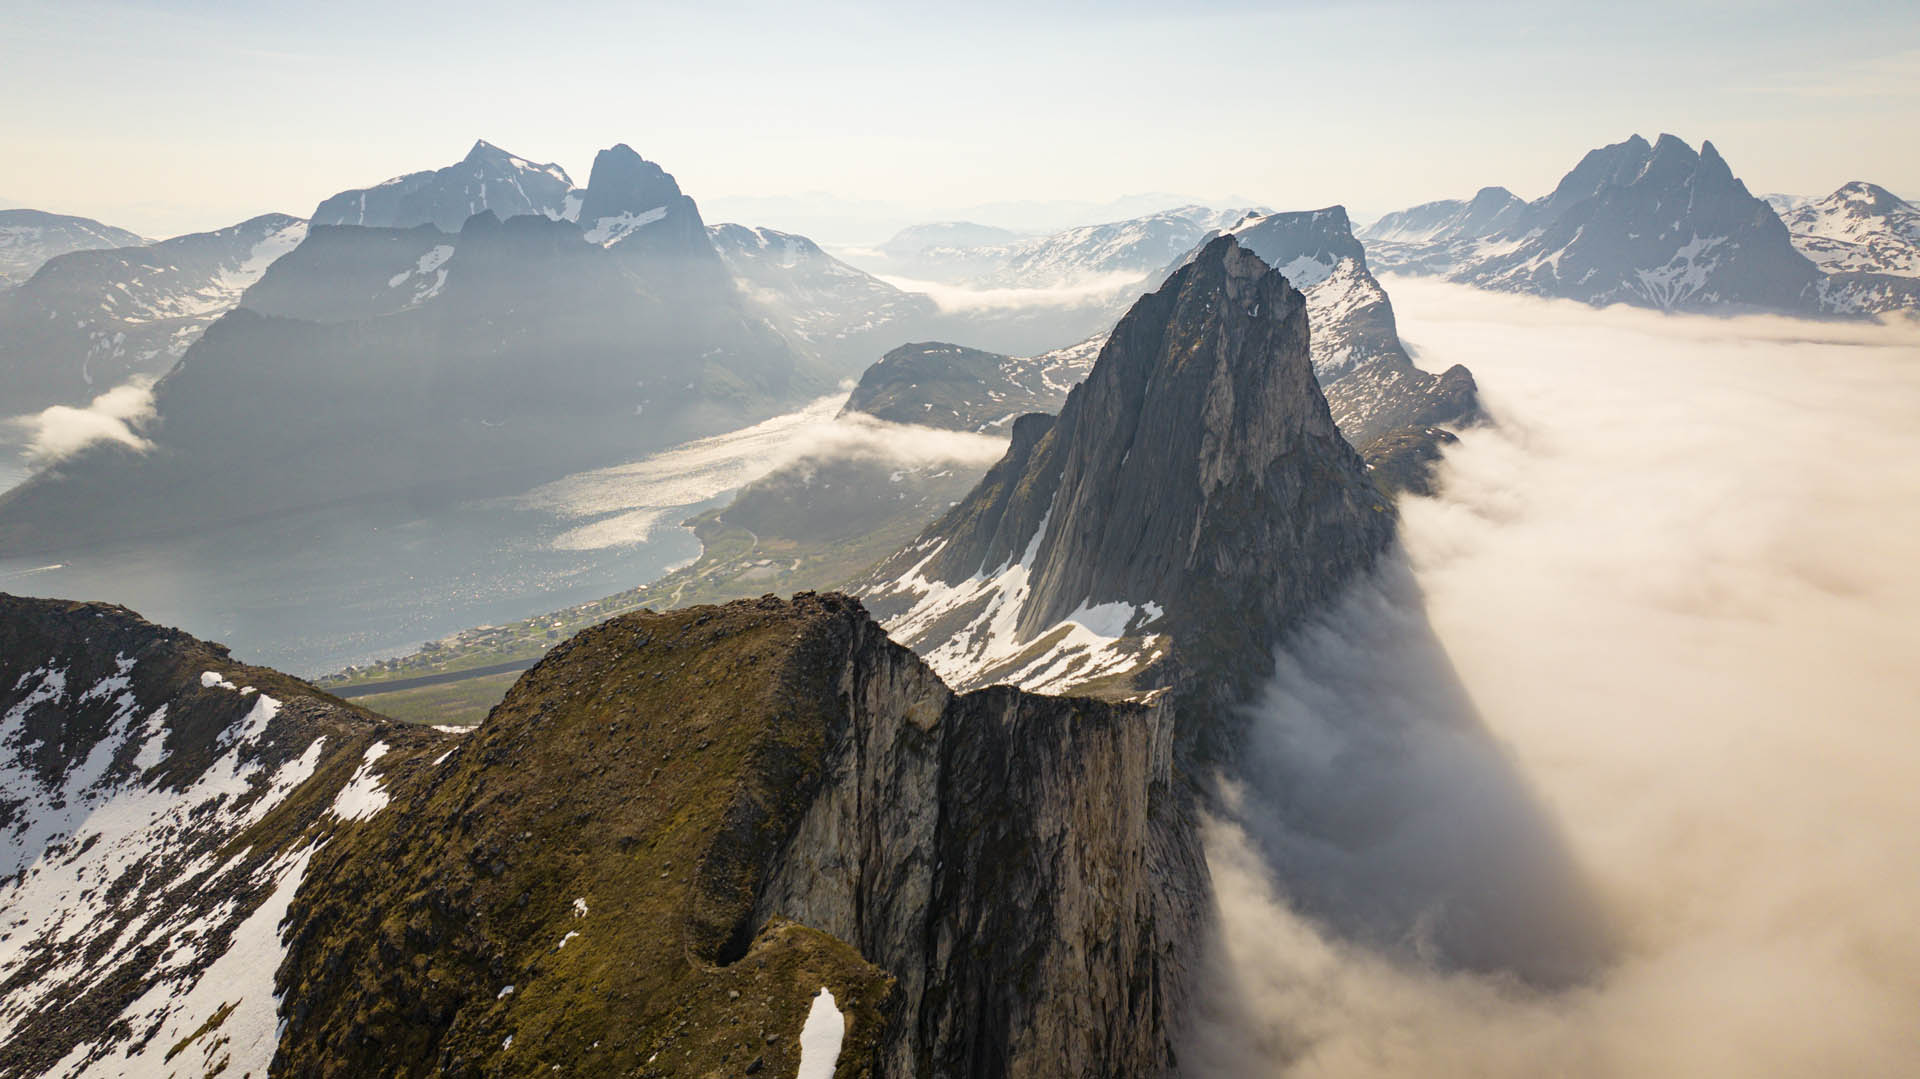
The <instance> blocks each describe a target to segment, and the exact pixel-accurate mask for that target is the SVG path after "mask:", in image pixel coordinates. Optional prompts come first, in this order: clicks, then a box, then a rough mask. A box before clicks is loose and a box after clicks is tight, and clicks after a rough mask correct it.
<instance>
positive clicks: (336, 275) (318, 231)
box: [240, 225, 459, 322]
mask: <svg viewBox="0 0 1920 1079" xmlns="http://www.w3.org/2000/svg"><path fill="white" fill-rule="evenodd" d="M458 240H459V237H458V236H452V235H448V234H447V233H444V232H441V231H440V230H439V229H437V228H434V227H433V226H432V225H417V226H415V227H413V228H410V229H374V228H360V227H358V226H353V225H320V226H316V227H314V228H312V229H311V230H309V231H308V233H307V238H306V239H305V240H304V241H303V242H302V243H301V244H300V246H299V247H297V248H295V249H294V250H293V251H291V252H289V253H288V254H286V255H284V256H282V257H281V258H280V259H279V260H278V261H277V262H275V263H274V264H273V265H272V266H270V267H268V269H267V272H266V273H265V274H263V275H262V276H261V278H260V280H259V281H257V282H255V283H254V284H253V286H252V287H250V288H248V289H247V291H246V294H245V295H244V296H242V297H241V300H240V304H241V306H243V307H245V308H246V309H247V310H249V311H255V312H258V313H260V314H262V315H271V316H274V317H276V318H294V319H302V320H304V321H307V322H354V321H358V320H362V319H369V318H378V317H380V316H382V315H391V314H395V313H397V312H400V311H405V310H408V309H410V308H414V307H419V306H420V305H421V304H423V303H426V302H427V301H429V300H431V299H433V298H434V297H435V296H438V295H439V294H440V291H441V290H442V289H444V288H445V287H446V283H447V262H448V260H449V259H451V258H452V257H453V249H454V244H455V243H457V242H458Z"/></svg>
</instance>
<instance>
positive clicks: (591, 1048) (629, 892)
mask: <svg viewBox="0 0 1920 1079" xmlns="http://www.w3.org/2000/svg"><path fill="white" fill-rule="evenodd" d="M1172 733H1173V732H1172V725H1171V716H1170V714H1169V713H1168V712H1167V711H1166V710H1165V709H1164V708H1160V707H1155V706H1139V705H1108V704H1102V703H1097V702H1093V701H1086V700H1063V699H1054V698H1042V697H1034V696H1031V695H1028V694H1024V693H1021V692H1019V691H1017V690H1013V689H1010V688H1005V687H1001V688H996V689H991V690H985V691H981V692H977V693H970V694H964V695H955V694H954V693H953V692H951V691H950V690H948V689H947V687H946V686H945V685H944V684H943V683H942V682H941V681H940V680H939V678H937V677H936V676H935V675H934V674H933V673H932V672H931V671H930V670H928V668H927V667H926V666H925V665H924V664H923V663H921V662H920V661H919V660H918V659H917V658H915V657H914V656H913V654H912V653H910V652H908V651H907V650H906V649H904V648H901V647H900V646H898V645H895V644H894V643H892V642H891V641H890V640H888V638H887V637H886V635H885V633H884V632H883V631H882V630H881V629H880V627H879V626H877V625H876V624H875V623H873V622H872V621H871V620H870V619H869V618H868V617H867V616H866V614H865V613H864V612H863V611H862V610H861V608H860V607H859V605H858V603H857V602H855V601H852V600H850V599H847V598H845V597H839V596H832V595H827V596H814V595H809V594H802V595H800V596H797V597H795V598H794V600H793V601H792V602H785V601H781V600H778V599H775V598H773V597H767V598H766V599H763V600H759V601H739V602H736V603H732V604H729V605H727V606H725V607H721V608H692V609H686V610H681V611H675V612H672V613H669V614H652V613H646V612H643V613H641V614H637V615H629V616H624V617H621V618H618V619H615V620H613V621H611V622H608V623H605V624H603V625H601V626H599V627H596V628H594V629H591V630H588V631H586V632H585V633H582V634H581V635H580V636H578V637H576V638H574V639H573V640H571V641H569V642H568V643H566V644H565V645H563V646H561V647H560V648H558V649H556V650H554V651H553V652H552V653H550V654H549V655H548V657H547V658H546V659H545V660H543V661H542V663H541V664H540V665H539V666H538V667H536V668H534V669H533V670H532V671H530V672H528V673H527V675H526V676H524V677H523V678H522V679H521V681H520V683H519V684H518V685H516V686H515V688H514V689H513V691H512V692H511V693H509V695H508V697H507V699H506V700H505V701H504V702H502V704H501V705H500V706H499V707H498V708H497V709H496V710H495V711H494V713H493V714H492V715H491V716H490V717H489V718H488V720H487V721H486V723H485V724H484V725H482V727H481V728H480V729H479V730H478V731H477V732H476V733H475V734H474V735H473V736H471V738H470V740H469V741H467V742H466V743H465V744H463V745H462V746H461V747H460V748H459V749H458V750H457V751H455V753H454V754H453V757H452V758H451V759H450V760H449V761H448V762H447V764H446V765H445V766H444V767H443V768H441V769H440V770H438V771H436V772H433V773H431V774H427V773H422V774H421V775H420V776H419V777H418V778H417V781H415V782H412V783H410V784H409V785H408V786H406V787H403V788H400V789H396V790H395V792H394V805H395V809H396V810H397V811H396V812H390V813H387V814H384V815H382V816H381V817H379V818H377V819H376V820H373V821H371V822H369V823H368V824H366V825H365V826H363V827H360V828H358V829H356V830H355V831H353V832H351V833H348V834H344V835H342V836H341V837H340V838H339V839H337V840H336V841H335V842H333V843H330V844H329V845H328V846H327V847H326V848H324V849H322V850H321V851H320V852H319V853H317V854H316V855H315V856H314V860H313V863H312V868H311V870H310V871H309V873H308V876H307V878H306V881H305V883H304V884H303V885H302V888H301V891H300V893H299V895H298V897H297V898H296V899H295V901H294V904H293V909H292V911H291V914H290V920H289V923H288V925H289V929H288V932H289V958H288V961H287V963H286V964H285V966H284V967H283V968H282V977H281V985H282V989H283V991H284V992H285V994H286V1002H287V1003H286V1014H287V1020H288V1022H287V1029H286V1035H285V1038H284V1040H283V1042H282V1045H281V1051H280V1056H279V1057H278V1059H277V1061H276V1064H275V1070H276V1072H278V1073H281V1074H299V1075H315V1076H324V1075H356V1076H360V1075H396V1076H397V1075H427V1074H442V1075H449V1076H463V1075H479V1074H486V1075H520V1074H524V1075H529V1076H531V1075H544V1074H549V1073H550V1072H551V1071H552V1069H554V1068H555V1067H558V1068H560V1069H561V1070H562V1071H564V1072H567V1073H571V1074H627V1073H628V1072H631V1071H635V1070H639V1071H640V1072H641V1073H642V1074H661V1075H710V1074H715V1073H718V1074H754V1073H758V1072H761V1071H765V1073H766V1074H771V1075H782V1074H792V1073H793V1071H794V1069H795V1065H796V1063H797V1056H798V1045H797V1034H798V1032H799V1029H800V1026H801V1023H802V1020H803V1018H804V1017H805V1015H806V1012H807V1010H808V1005H809V1001H810V1000H811V999H812V997H813V996H814V994H815V993H816V992H817V991H818V990H819V989H820V988H821V987H823V986H824V987H825V988H826V989H828V990H829V991H830V992H831V993H832V996H833V1000H834V1002H835V1005H836V1007H838V1008H839V1009H840V1010H841V1011H842V1013H843V1015H844V1017H845V1021H846V1023H847V1042H846V1045H845V1047H844V1048H843V1049H842V1051H841V1058H840V1062H839V1067H838V1068H837V1069H836V1071H835V1074H838V1075H842V1076H847V1075H877V1076H918V1075H983V1076H984V1075H1016V1076H1043V1075H1045V1076H1057V1075H1081V1076H1105V1075H1156V1074H1161V1073H1162V1072H1163V1071H1164V1070H1165V1068H1166V1067H1167V1065H1168V1063H1169V1058H1168V1054H1169V1045H1170V1036H1171V1032H1172V1030H1173V1024H1174V1021H1175V1017H1176V1016H1177V1015H1178V1014H1179V1010H1180V1008H1181V1006H1182V1004H1183V997H1182V996H1181V987H1182V986H1183V985H1184V984H1185V982H1184V979H1183V978H1182V977H1181V976H1180V968H1181V965H1182V964H1183V963H1184V962H1185V961H1186V957H1187V956H1188V955H1190V954H1191V953H1190V952H1189V951H1188V945H1189V943H1190V941H1189V938H1190V937H1191V935H1192V934H1193V933H1194V932H1195V930H1196V927H1197V924H1198V917H1199V912H1200V911H1201V910H1202V909H1203V907H1204V902H1205V900H1204V896H1205V886H1204V877H1205V875H1204V869H1203V868H1202V866H1201V863H1200V861H1199V859H1198V852H1197V847H1196V846H1195V844H1194V840H1193V832H1192V828H1191V820H1190V817H1189V816H1188V815H1187V813H1185V812H1184V811H1183V809H1182V805H1183V803H1182V801H1181V799H1180V797H1179V792H1178V791H1177V790H1176V789H1175V788H1174V786H1173V784H1172V777H1173V773H1172V763H1173V757H1172V753H1173V741H1172Z"/></svg>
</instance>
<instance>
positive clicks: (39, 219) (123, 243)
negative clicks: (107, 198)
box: [0, 210, 145, 285]
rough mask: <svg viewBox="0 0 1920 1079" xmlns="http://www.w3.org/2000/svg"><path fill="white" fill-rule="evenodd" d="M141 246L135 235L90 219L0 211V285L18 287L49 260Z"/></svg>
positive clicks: (31, 211) (36, 211) (37, 212)
mask: <svg viewBox="0 0 1920 1079" xmlns="http://www.w3.org/2000/svg"><path fill="white" fill-rule="evenodd" d="M144 242H145V241H144V240H142V239H141V238H140V237H139V236H138V235H136V234H135V233H131V232H128V231H127V230H126V229H121V228H115V227H113V226H112V225H103V224H101V223H100V222H98V221H95V220H93V219H92V218H89V217H70V216H68V215H66V214H50V213H47V212H46V211H45V210H0V285H4V284H6V283H9V282H11V283H12V284H16V285H17V284H20V283H21V282H23V281H25V280H26V279H27V278H29V277H32V276H33V275H34V272H35V271H37V270H38V269H40V266H41V264H43V263H45V262H46V261H47V260H48V259H50V258H53V257H55V256H56V255H64V254H66V253H67V252H69V251H92V250H95V249H97V248H103V247H137V246H139V245H140V244H142V243H144Z"/></svg>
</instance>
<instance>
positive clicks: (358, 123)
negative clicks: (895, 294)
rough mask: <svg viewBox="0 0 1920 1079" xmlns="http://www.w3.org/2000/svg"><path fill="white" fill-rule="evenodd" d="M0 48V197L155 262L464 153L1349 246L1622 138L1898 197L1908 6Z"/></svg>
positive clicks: (1919, 57) (586, 11) (738, 192)
mask: <svg viewBox="0 0 1920 1079" xmlns="http://www.w3.org/2000/svg"><path fill="white" fill-rule="evenodd" d="M0 27H4V32H0V99H4V100H5V101H6V102H7V103H8V107H7V108H6V109H5V110H4V114H0V145H4V146H5V147H6V151H7V152H6V153H5V155H4V158H0V198H4V199H6V200H10V201H11V202H13V203H16V204H21V205H31V206H36V207H40V208H44V209H49V210H56V211H63V212H69V213H79V214H84V215H88V216H93V217H98V218H101V219H103V220H105V221H108V222H111V223H114V224H118V225H122V226H124V227H128V228H132V229H135V230H137V231H141V232H143V233H148V234H154V235H163V234H169V233H175V232H180V231H186V230H191V229H199V228H212V227H218V226H221V225H226V224H231V223H233V222H235V221H238V220H241V219H243V218H245V217H248V216H251V215H253V214H256V213H262V212H267V211H273V210H281V211H286V212H290V213H296V214H301V215H305V214H306V213H308V212H310V211H311V209H312V207H313V206H314V204H315V203H317V202H318V201H319V200H320V199H321V198H323V197H325V196H326V195H328V194H331V193H332V192H334V191H336V190H340V189H343V188H347V187H358V186H365V185H367V184H369V183H373V182H377V181H379V180H381V179H384V178H386V177H388V176H392V175H395V174H397V173H400V172H405V171H411V170H415V169H421V168H430V167H438V166H441V165H444V164H448V163H451V162H452V161H454V160H457V159H458V158H459V157H460V156H461V155H462V154H463V153H464V152H465V151H466V149H467V147H468V146H469V145H470V144H471V142H472V141H473V139H475V138H476V137H484V138H486V139H488V140H490V141H492V142H495V143H498V144H500V145H502V146H505V147H507V148H508V149H510V150H513V151H514V152H516V153H519V154H521V155H524V156H527V157H531V158H534V159H536V160H541V161H548V160H551V161H557V162H559V163H560V164H561V165H563V166H565V167H566V168H567V169H568V171H569V172H571V173H572V174H573V175H574V177H575V179H576V180H577V181H580V182H584V181H585V179H586V172H587V168H588V166H589V164H590V162H591V161H592V155H593V152H594V150H595V149H597V148H599V147H602V146H606V145H609V144H612V143H614V142H622V141H624V142H628V143H630V144H632V145H633V146H634V147H635V148H636V149H638V150H639V151H640V152H641V153H642V154H643V155H645V156H647V157H649V158H651V159H654V160H657V161H659V162H661V163H662V164H663V165H665V166H666V167H667V168H668V169H669V170H670V171H672V172H673V173H675V174H676V176H678V178H679V179H680V181H681V183H682V185H683V186H684V187H685V188H686V189H687V190H688V191H689V192H690V193H691V194H693V195H694V196H695V198H696V199H699V200H701V201H702V203H703V205H708V206H717V207H727V208H734V207H742V206H756V205H757V206H761V207H762V211H761V212H767V213H775V214H777V213H778V212H779V211H778V210H777V209H776V208H773V207H767V206H764V204H753V203H743V202H741V201H739V200H738V198H737V197H739V196H775V195H792V194H801V193H810V192H818V193H825V194H829V195H832V196H838V197H842V198H847V199H855V200H875V201H884V202H890V203H896V204H900V207H899V208H900V210H901V212H906V213H913V214H918V213H921V212H925V213H927V214H930V215H938V214H940V213H941V212H942V211H945V210H950V209H952V208H956V207H963V206H970V205H974V204H977V203H981V202H990V201H997V200H1016V199H1076V200H1085V201H1096V202H1097V201H1105V200H1108V199H1112V198H1116V197H1119V196H1123V195H1129V194H1136V193H1141V192H1151V191H1168V192H1177V193H1180V194H1185V195H1192V196H1198V197H1202V198H1209V199H1217V198H1220V197H1223V196H1226V195H1229V194H1237V195H1243V196H1246V197H1250V198H1253V199H1256V200H1259V201H1262V202H1265V203H1267V204H1269V205H1272V206H1275V207H1277V208H1283V209H1284V208H1299V207H1306V206H1317V205H1324V204H1328V203H1333V202H1342V203H1345V204H1347V205H1348V206H1349V207H1350V208H1351V209H1352V210H1353V211H1354V213H1355V214H1356V216H1358V217H1361V218H1370V217H1372V216H1376V215H1377V214H1379V213H1381V212H1384V211H1386V210H1391V209H1396V208H1399V207H1400V206H1403V205H1406V204H1409V203H1413V202H1419V201H1424V200H1427V199H1430V198H1437V197H1444V196H1452V195H1461V194H1469V193H1471V192H1472V191H1473V190H1474V189H1475V188H1477V187H1479V186H1481V185H1484V184H1504V185H1506V186H1508V187H1511V188H1512V189H1514V190H1515V191H1516V192H1517V193H1519V194H1520V195H1522V196H1524V197H1532V196H1535V195H1537V194H1540V193H1542V192H1543V191H1545V190H1546V189H1547V188H1549V187H1550V186H1551V185H1552V183H1553V181H1554V180H1555V179H1557V178H1558V176H1559V175H1560V174H1561V173H1562V172H1564V171H1565V170H1566V169H1567V168H1568V167H1570V166H1571V165H1572V164H1573V162H1574V161H1575V160H1577V159H1578V157H1579V155H1580V154H1581V153H1582V152H1584V151H1585V150H1586V149H1588V148H1590V147H1592V146H1595V145H1599V144H1602V143H1605V142H1612V141H1618V140H1619V139H1622V138H1625V137H1626V136H1627V135H1628V134H1630V133H1633V132H1635V131H1638V132H1641V133H1644V134H1645V135H1647V136H1648V137H1652V136H1654V135H1656V134H1658V133H1659V132H1661V131H1671V132H1673V133H1675V134H1678V135H1680V136H1682V137H1683V138H1686V139H1687V140H1688V141H1690V142H1693V143H1695V144H1697V143H1698V142H1699V140H1701V139H1702V138H1710V139H1712V140H1713V141H1714V142H1715V144H1716V145H1718V146H1719V147H1720V148H1721V150H1722V152H1723V153H1725V154H1726V155H1727V157H1728V159H1729V161H1730V162H1731V163H1732V164H1733V166H1734V168H1735V171H1736V172H1738V173H1739V174H1740V175H1741V176H1742V177H1743V178H1744V179H1745V180H1747V182H1748V185H1749V186H1750V187H1751V188H1753V189H1754V190H1755V191H1775V190H1783V191H1794V192H1805V193H1824V192H1826V191H1828V190H1831V189H1832V188H1834V187H1836V186H1838V185H1839V184H1840V183H1842V182H1844V181H1846V180H1849V179H1855V178H1866V179H1872V180H1875V181H1877V182H1880V183H1882V184H1885V185H1887V186H1888V187H1891V188H1893V189H1894V190H1895V191H1897V192H1904V193H1906V194H1908V195H1920V139H1916V138H1914V136H1913V131H1914V129H1915V126H1916V124H1915V122H1916V120H1920V5H1917V4H1915V3H1913V2H1912V0H1894V2H1884V3H1874V2H1858V3H1849V4H1845V5H1822V4H1808V3H1805V2H1804V0H1791V2H1786V0H1782V2H1775V0H1765V2H1756V3H1744V4H1739V3H1699V2H1693V3H1674V2H1672V0H1666V2H1660V3H1640V2H1637V0H1630V2H1615V3H1607V4H1592V3H1551V2H1538V3H1526V4H1517V3H1516V4H1508V3H1459V4H1450V3H1440V2H1431V0H1429V2H1418V3H1401V2H1391V0H1375V2H1362V3H1348V4H1337V5H1336V4H1318V3H1268V4H1259V3H1231V2H1229V3H1210V4H1182V3H1177V2H1173V0H1153V2H1144V0H1142V2H1135V0H1126V2H1120V3H1092V2H1080V3H1063V4H1054V5H1044V4H1034V3H1009V2H1002V0H987V2H983V3H971V4H944V5H937V6H935V5H924V6H921V5H914V4H908V3H891V4H872V5H867V4H845V3H838V4H836V3H824V4H823V3H806V4H772V3H768V4H762V3H757V2H750V0H749V2H741V0H702V2H700V3H697V4H684V5H670V6H655V5H649V4H645V3H620V4H580V5H529V4H525V3H515V4H510V5H509V4H495V3H491V2H487V0H468V2H462V3H458V4H445V3H391V2H388V3H379V4H373V3H366V2H364V0H344V2H339V3H331V4H325V5H320V4H293V3H278V2H273V0H264V2H263V0H244V2H240V0H197V2H182V3H140V2H127V0H122V2H110V0H60V2H58V3H42V2H37V0H0ZM730 198H732V200H733V201H731V202H729V199H730ZM709 216H724V215H721V214H713V213H710V214H709ZM751 223H754V224H769V225H776V226H778V225H780V224H782V222H781V221H779V220H764V221H756V222H751ZM825 238H827V239H860V238H861V237H825Z"/></svg>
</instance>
